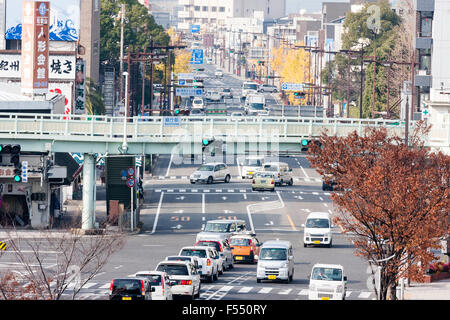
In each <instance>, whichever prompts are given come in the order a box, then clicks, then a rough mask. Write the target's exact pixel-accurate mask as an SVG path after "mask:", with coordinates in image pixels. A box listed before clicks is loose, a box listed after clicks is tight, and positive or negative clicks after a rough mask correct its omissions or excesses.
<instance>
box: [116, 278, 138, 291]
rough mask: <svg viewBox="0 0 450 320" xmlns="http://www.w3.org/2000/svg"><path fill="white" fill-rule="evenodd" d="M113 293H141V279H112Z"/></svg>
mask: <svg viewBox="0 0 450 320" xmlns="http://www.w3.org/2000/svg"><path fill="white" fill-rule="evenodd" d="M112 293H113V294H141V281H140V280H132V279H130V280H128V279H117V280H114V283H113V288H112Z"/></svg>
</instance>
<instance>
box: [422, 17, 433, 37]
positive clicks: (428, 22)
mask: <svg viewBox="0 0 450 320" xmlns="http://www.w3.org/2000/svg"><path fill="white" fill-rule="evenodd" d="M432 24H433V12H421V13H420V18H419V28H420V36H421V37H431V31H432Z"/></svg>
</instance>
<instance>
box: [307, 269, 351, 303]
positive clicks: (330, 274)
mask: <svg viewBox="0 0 450 320" xmlns="http://www.w3.org/2000/svg"><path fill="white" fill-rule="evenodd" d="M346 291H347V277H346V276H345V273H344V267H343V266H341V265H338V264H315V265H314V266H313V268H312V271H311V276H310V279H309V290H308V299H309V300H345V295H346Z"/></svg>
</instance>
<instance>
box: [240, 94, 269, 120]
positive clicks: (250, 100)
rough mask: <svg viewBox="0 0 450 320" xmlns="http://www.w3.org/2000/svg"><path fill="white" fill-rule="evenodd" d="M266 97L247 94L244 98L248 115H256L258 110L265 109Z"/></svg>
mask: <svg viewBox="0 0 450 320" xmlns="http://www.w3.org/2000/svg"><path fill="white" fill-rule="evenodd" d="M265 107H266V98H265V97H264V96H263V95H260V94H249V95H248V96H247V99H246V100H245V112H246V113H247V114H248V115H257V114H258V112H259V111H263V110H265Z"/></svg>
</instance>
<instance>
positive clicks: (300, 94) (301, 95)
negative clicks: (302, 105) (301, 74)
mask: <svg viewBox="0 0 450 320" xmlns="http://www.w3.org/2000/svg"><path fill="white" fill-rule="evenodd" d="M305 95H306V94H305V93H304V92H294V97H296V98H298V99H305Z"/></svg>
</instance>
